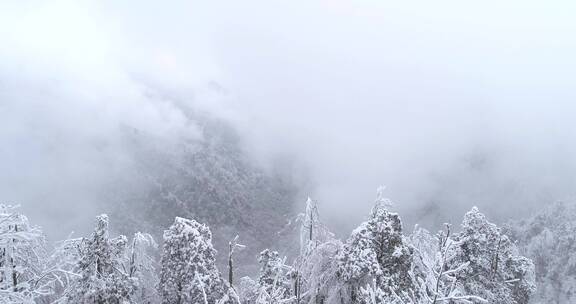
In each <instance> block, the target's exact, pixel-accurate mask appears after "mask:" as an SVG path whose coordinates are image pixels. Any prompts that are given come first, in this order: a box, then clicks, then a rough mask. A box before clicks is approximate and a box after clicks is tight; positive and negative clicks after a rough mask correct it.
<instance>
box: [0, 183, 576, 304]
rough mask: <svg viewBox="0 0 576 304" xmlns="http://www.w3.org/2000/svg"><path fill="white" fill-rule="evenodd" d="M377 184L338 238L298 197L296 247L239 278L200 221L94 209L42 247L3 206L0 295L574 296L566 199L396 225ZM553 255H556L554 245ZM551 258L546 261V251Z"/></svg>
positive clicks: (263, 299)
mask: <svg viewBox="0 0 576 304" xmlns="http://www.w3.org/2000/svg"><path fill="white" fill-rule="evenodd" d="M382 192H383V191H382V189H379V191H378V195H377V199H376V200H375V203H374V206H373V208H372V210H371V211H370V212H369V214H368V216H367V219H366V221H365V222H363V223H361V224H360V225H359V226H358V227H357V228H356V229H354V230H353V231H352V232H351V234H350V236H349V237H348V238H347V239H345V240H339V239H338V238H336V237H335V236H334V234H332V233H331V232H330V230H329V228H328V227H327V226H326V225H324V224H323V223H322V222H321V220H320V210H319V208H318V204H317V203H316V202H315V201H314V200H312V199H308V201H307V202H306V208H305V210H304V212H303V213H301V214H299V215H298V216H297V217H296V218H295V219H294V220H295V221H296V222H297V223H298V225H299V227H300V231H299V238H300V252H299V254H298V255H297V256H294V257H290V258H288V257H287V256H283V255H281V254H280V253H279V252H278V251H275V250H274V248H270V249H265V250H263V251H262V252H260V253H259V255H258V256H257V257H254V259H255V262H257V263H258V265H259V271H258V273H254V274H253V276H252V277H248V276H244V277H238V276H237V273H236V269H237V267H238V266H237V265H236V262H235V259H234V257H235V254H236V252H238V251H241V250H244V249H245V247H246V246H244V245H242V244H241V243H242V242H241V240H242V236H241V235H239V236H236V237H235V238H233V239H232V240H230V241H229V243H228V244H229V246H228V252H227V260H226V261H225V263H226V265H227V267H226V269H219V268H218V266H217V261H216V250H215V249H214V246H213V244H212V233H211V231H210V228H209V227H208V226H207V225H205V224H202V223H199V222H197V221H195V220H194V219H186V218H182V217H176V218H175V219H174V222H173V224H172V225H171V226H170V227H167V229H166V230H165V231H164V233H163V239H162V240H160V241H158V240H154V238H153V237H152V235H150V234H148V233H141V232H137V233H135V234H134V235H133V236H132V237H131V238H128V237H126V236H124V235H119V236H114V237H113V236H111V235H110V227H109V225H113V224H114V223H109V218H108V216H107V215H105V214H102V215H99V216H97V217H96V220H95V224H94V226H95V227H94V230H93V232H92V234H91V235H90V236H87V237H80V238H69V239H66V240H63V241H59V242H57V243H56V244H54V245H53V246H48V244H47V242H46V239H45V236H44V235H43V233H42V230H41V229H40V228H39V227H37V226H34V225H33V224H31V223H29V221H28V219H27V217H26V216H25V215H23V214H21V213H19V210H18V206H10V205H2V208H1V212H0V245H1V249H0V267H1V268H0V303H118V304H120V303H122V304H124V303H163V304H183V303H203V304H224V303H246V304H248V303H253V304H265V303H270V304H272V303H294V304H296V303H298V304H300V303H301V304H304V303H307V304H308V303H310V304H311V303H315V304H319V303H323V304H329V303H362V304H376V303H382V304H384V303H387V304H400V303H413V304H417V303H418V304H424V303H431V304H436V303H501V304H526V303H569V302H570V301H572V300H573V299H574V296H573V295H572V294H573V292H572V291H573V290H574V288H575V287H576V284H575V281H574V276H573V275H572V274H573V272H574V269H576V263H575V260H576V259H575V258H574V256H573V254H572V252H573V249H574V246H575V242H574V238H575V234H574V232H575V231H576V226H575V225H574V224H573V222H572V218H573V217H572V215H574V214H575V212H574V210H575V209H574V208H572V207H571V206H567V205H565V204H560V203H559V204H556V205H554V206H553V207H550V208H549V209H548V210H546V211H545V212H543V213H542V214H540V215H538V216H535V217H534V218H531V219H527V220H524V221H520V222H511V223H509V224H506V225H505V227H498V226H497V225H495V224H494V223H491V222H489V221H488V219H487V218H486V216H485V215H484V214H482V213H481V212H480V211H479V210H478V208H476V207H472V208H471V210H470V211H469V212H467V213H466V214H465V215H464V218H463V220H462V223H461V224H460V225H459V226H457V227H456V226H452V225H451V224H445V227H444V229H443V230H441V231H439V232H438V233H431V232H429V231H427V230H426V229H424V228H422V227H419V226H415V227H414V229H413V231H411V232H406V231H405V230H404V229H403V227H402V221H401V219H400V216H399V215H398V214H397V213H394V212H392V211H391V210H392V209H393V205H392V202H391V201H390V200H389V199H387V198H385V197H384V195H383V193H382ZM560 253H563V254H560ZM553 257H554V258H553Z"/></svg>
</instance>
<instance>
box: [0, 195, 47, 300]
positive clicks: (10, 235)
mask: <svg viewBox="0 0 576 304" xmlns="http://www.w3.org/2000/svg"><path fill="white" fill-rule="evenodd" d="M17 208H18V206H10V205H0V303H34V300H35V299H38V298H40V297H42V296H46V295H49V294H51V293H52V292H53V290H52V286H51V284H49V283H47V282H46V280H43V278H42V272H43V270H44V260H45V258H46V251H45V244H44V236H43V234H42V231H41V230H40V229H39V228H38V227H35V226H32V225H30V223H29V222H28V218H27V217H26V216H24V215H22V214H20V213H18V212H16V211H15V209H17Z"/></svg>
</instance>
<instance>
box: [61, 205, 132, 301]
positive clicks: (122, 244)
mask: <svg viewBox="0 0 576 304" xmlns="http://www.w3.org/2000/svg"><path fill="white" fill-rule="evenodd" d="M126 243H127V239H126V237H125V236H119V237H117V238H113V239H111V238H109V236H108V216H107V215H105V214H102V215H100V216H98V217H96V228H95V230H94V232H93V233H92V237H91V238H90V239H84V240H83V242H82V244H81V246H80V248H79V250H80V253H79V256H80V259H79V261H78V263H77V265H76V273H78V274H79V276H80V277H79V278H78V279H77V280H76V281H75V282H73V283H72V284H70V286H69V288H68V290H67V291H66V293H65V299H66V301H67V303H86V304H93V303H98V304H116V303H118V304H120V303H122V304H124V303H133V301H132V299H131V297H132V296H133V294H134V290H135V287H136V282H135V280H134V279H133V278H130V277H129V276H128V274H127V273H126V272H124V267H122V266H123V257H124V256H125V250H126Z"/></svg>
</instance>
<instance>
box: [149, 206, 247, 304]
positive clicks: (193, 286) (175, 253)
mask: <svg viewBox="0 0 576 304" xmlns="http://www.w3.org/2000/svg"><path fill="white" fill-rule="evenodd" d="M215 256H216V250H215V249H214V247H213V246H212V234H211V232H210V229H209V228H208V227H207V226H206V225H203V224H200V223H198V222H196V221H194V220H190V219H185V218H181V217H177V218H176V219H175V220H174V224H172V226H170V228H169V229H168V230H166V231H164V246H163V251H162V260H161V265H162V269H161V272H160V284H159V293H160V296H161V297H162V303H164V304H185V303H202V304H216V303H218V304H224V303H237V302H238V300H237V299H235V298H232V297H230V295H229V294H230V293H229V292H228V286H227V285H226V283H225V282H224V280H222V278H221V277H220V272H219V271H218V269H217V268H216V261H215Z"/></svg>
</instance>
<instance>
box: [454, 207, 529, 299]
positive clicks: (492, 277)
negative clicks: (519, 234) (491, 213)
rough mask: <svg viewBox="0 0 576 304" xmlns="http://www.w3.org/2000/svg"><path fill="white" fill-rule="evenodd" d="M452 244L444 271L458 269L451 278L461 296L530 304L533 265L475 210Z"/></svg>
mask: <svg viewBox="0 0 576 304" xmlns="http://www.w3.org/2000/svg"><path fill="white" fill-rule="evenodd" d="M453 241H454V244H453V245H452V247H451V248H450V251H451V252H450V258H449V259H448V260H447V261H446V265H445V269H448V270H450V269H460V271H454V272H453V273H452V275H453V277H454V279H455V280H457V281H458V282H460V283H461V284H462V288H463V292H465V293H466V294H471V295H476V296H479V297H481V298H483V299H485V300H486V301H487V302H488V303H495V304H526V303H528V302H529V299H530V296H531V294H532V293H533V292H534V290H535V282H534V264H533V263H532V261H531V260H530V259H528V258H525V257H523V256H520V255H519V253H518V249H517V247H516V245H515V244H514V243H513V242H512V241H511V240H510V239H509V238H508V237H507V236H506V235H504V234H502V233H501V231H500V229H499V228H498V227H497V226H496V225H495V224H493V223H490V222H488V220H487V219H486V217H485V216H484V215H483V214H482V213H480V211H478V208H476V207H474V208H472V210H470V211H469V212H468V213H466V215H465V216H464V221H463V222H462V230H461V232H460V233H457V234H455V235H454V237H453ZM463 265H466V267H463ZM462 267H463V268H462Z"/></svg>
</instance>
